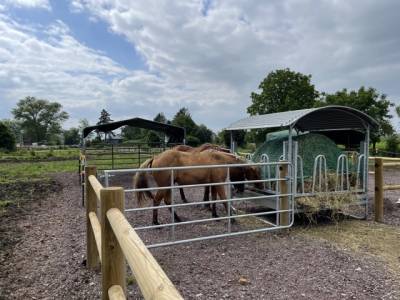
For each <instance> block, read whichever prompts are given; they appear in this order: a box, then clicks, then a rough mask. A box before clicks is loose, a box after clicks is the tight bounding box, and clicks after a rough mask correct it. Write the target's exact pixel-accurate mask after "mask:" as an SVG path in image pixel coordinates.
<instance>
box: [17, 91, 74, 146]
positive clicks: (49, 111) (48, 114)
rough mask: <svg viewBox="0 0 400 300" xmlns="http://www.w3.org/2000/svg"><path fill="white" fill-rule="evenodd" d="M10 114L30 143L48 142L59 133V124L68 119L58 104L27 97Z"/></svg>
mask: <svg viewBox="0 0 400 300" xmlns="http://www.w3.org/2000/svg"><path fill="white" fill-rule="evenodd" d="M12 113H13V115H14V118H15V119H16V120H17V121H20V122H21V127H22V129H23V130H24V136H26V137H28V138H30V139H31V141H32V142H41V141H44V140H50V139H51V138H52V136H53V135H57V134H59V133H61V123H62V122H63V121H65V120H67V119H68V114H67V113H66V112H65V111H62V106H61V104H60V103H57V102H49V101H48V100H43V99H36V98H35V97H29V96H28V97H25V99H21V100H19V101H18V103H17V107H16V108H14V109H13V110H12Z"/></svg>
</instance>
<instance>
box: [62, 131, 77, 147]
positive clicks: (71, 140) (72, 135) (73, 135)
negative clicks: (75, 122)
mask: <svg viewBox="0 0 400 300" xmlns="http://www.w3.org/2000/svg"><path fill="white" fill-rule="evenodd" d="M80 137H81V135H80V134H79V128H75V127H72V128H70V129H68V130H64V144H65V145H79V144H80Z"/></svg>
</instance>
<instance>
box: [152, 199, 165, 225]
mask: <svg viewBox="0 0 400 300" xmlns="http://www.w3.org/2000/svg"><path fill="white" fill-rule="evenodd" d="M163 193H164V192H163V191H158V192H157V194H156V196H155V197H154V200H153V206H159V205H160V203H161V200H162V198H163V196H164V195H163ZM153 225H160V223H159V222H158V208H155V209H153Z"/></svg>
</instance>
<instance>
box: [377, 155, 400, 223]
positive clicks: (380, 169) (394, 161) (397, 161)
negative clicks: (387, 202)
mask: <svg viewBox="0 0 400 300" xmlns="http://www.w3.org/2000/svg"><path fill="white" fill-rule="evenodd" d="M370 159H372V160H374V161H375V164H374V165H375V172H374V173H375V203H374V205H375V206H374V207H375V221H376V222H383V211H384V207H383V199H384V192H385V191H392V190H400V184H391V185H386V184H385V182H384V176H383V173H384V168H385V167H392V168H393V167H400V158H393V157H370Z"/></svg>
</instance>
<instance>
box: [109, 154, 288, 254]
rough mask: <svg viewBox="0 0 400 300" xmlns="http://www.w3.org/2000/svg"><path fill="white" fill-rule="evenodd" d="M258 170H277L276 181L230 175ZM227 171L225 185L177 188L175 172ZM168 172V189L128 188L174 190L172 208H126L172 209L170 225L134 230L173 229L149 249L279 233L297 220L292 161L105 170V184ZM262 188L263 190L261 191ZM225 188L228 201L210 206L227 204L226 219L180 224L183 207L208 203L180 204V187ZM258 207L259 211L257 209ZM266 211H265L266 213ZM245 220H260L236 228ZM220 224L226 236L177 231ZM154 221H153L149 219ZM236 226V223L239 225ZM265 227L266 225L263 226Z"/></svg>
mask: <svg viewBox="0 0 400 300" xmlns="http://www.w3.org/2000/svg"><path fill="white" fill-rule="evenodd" d="M249 167H253V168H258V169H263V171H264V172H265V170H271V169H272V168H275V172H274V173H275V176H274V177H273V178H271V177H269V178H264V179H263V178H261V177H260V178H259V179H252V180H240V181H238V180H237V181H232V178H231V176H230V174H231V170H232V168H249ZM213 168H219V169H226V174H227V176H226V179H225V180H223V181H221V182H208V183H196V184H190V185H176V184H175V182H174V176H173V175H174V173H175V174H176V172H182V171H187V170H195V169H213ZM161 171H164V172H165V171H166V172H169V173H170V179H171V180H170V184H169V185H167V186H161V187H158V186H152V187H149V188H141V189H135V188H129V189H125V193H126V194H131V193H135V192H145V191H150V192H157V191H160V190H171V193H172V197H171V198H172V199H171V204H170V205H160V206H148V207H129V208H126V209H125V213H126V214H140V213H142V212H144V211H149V210H154V209H165V208H167V209H169V210H170V222H168V223H164V224H160V225H148V224H144V225H140V226H136V227H134V229H135V230H137V231H142V230H155V229H157V228H169V229H170V230H169V238H168V240H167V241H164V242H161V243H151V242H150V243H149V244H148V245H147V246H148V247H149V248H151V247H161V246H168V245H175V244H181V243H189V242H194V241H201V240H209V239H216V238H222V237H229V236H237V235H243V234H249V233H257V232H264V231H271V230H278V229H283V228H288V227H291V226H292V224H293V221H294V195H293V191H292V188H293V179H292V177H291V176H290V174H293V173H294V172H293V166H292V164H290V163H289V162H288V161H279V162H269V161H265V162H260V163H252V162H249V163H245V164H224V165H200V166H185V167H168V168H146V169H145V168H143V169H139V168H137V169H123V170H105V171H104V184H105V186H109V185H111V184H110V183H111V182H110V181H111V180H112V181H113V182H112V185H118V183H117V182H115V183H114V180H113V179H112V178H113V176H117V175H121V174H125V175H131V176H133V175H135V174H136V173H137V172H145V173H147V174H149V175H151V174H152V173H153V172H161ZM238 184H245V187H246V188H245V191H244V192H242V193H238V192H235V191H234V188H233V187H234V185H238ZM253 184H257V185H258V188H256V187H252V186H251V185H253ZM260 185H261V186H262V188H260ZM207 186H208V187H210V188H213V187H221V186H222V187H224V189H225V192H226V199H219V200H216V199H213V200H210V201H209V202H208V204H215V205H217V204H226V205H227V207H228V210H227V212H226V215H225V216H220V217H214V218H201V219H190V220H187V221H183V222H176V220H175V217H174V213H175V212H176V211H177V210H178V209H179V208H188V207H191V208H193V209H197V208H198V207H199V206H202V205H204V204H205V202H203V201H196V202H188V203H179V202H180V201H177V199H176V197H174V194H176V193H174V191H176V190H177V189H179V188H200V187H207ZM241 203H242V204H243V203H244V205H245V206H246V207H252V209H251V210H250V211H246V210H242V209H239V208H238V207H240V205H241ZM254 208H255V209H254ZM262 208H264V210H262ZM244 218H257V221H258V225H257V226H256V228H248V226H240V224H239V226H235V228H234V229H233V226H232V224H233V222H235V220H242V219H244ZM216 221H226V228H225V230H224V232H223V233H215V232H213V231H212V229H210V230H208V231H207V232H206V234H204V235H202V236H196V237H185V238H179V237H177V236H176V234H175V230H176V228H177V227H178V226H179V227H184V226H188V225H194V224H196V226H197V225H199V224H204V223H210V222H216ZM149 222H150V220H149ZM235 224H236V223H235ZM260 224H262V226H260Z"/></svg>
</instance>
